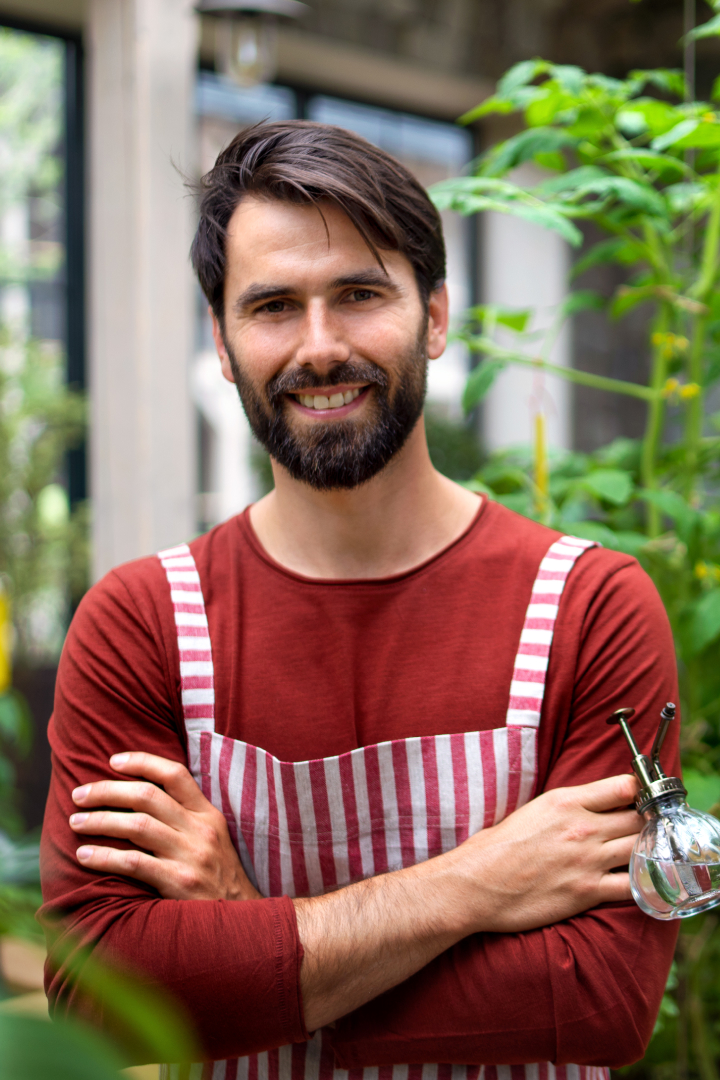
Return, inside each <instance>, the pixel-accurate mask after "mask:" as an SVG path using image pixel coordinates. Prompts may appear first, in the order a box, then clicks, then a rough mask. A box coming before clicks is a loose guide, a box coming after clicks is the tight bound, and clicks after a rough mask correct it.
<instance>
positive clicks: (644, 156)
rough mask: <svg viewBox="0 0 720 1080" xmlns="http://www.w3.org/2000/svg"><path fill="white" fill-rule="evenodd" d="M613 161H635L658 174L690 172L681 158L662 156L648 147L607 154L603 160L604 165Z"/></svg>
mask: <svg viewBox="0 0 720 1080" xmlns="http://www.w3.org/2000/svg"><path fill="white" fill-rule="evenodd" d="M613 161H634V162H635V163H636V164H637V165H641V166H642V168H643V169H654V170H656V171H658V172H668V171H670V172H677V173H687V172H690V170H689V168H688V166H687V165H686V164H685V162H684V161H680V159H679V158H675V157H670V156H669V155H668V154H660V153H658V151H657V150H650V149H649V148H648V147H637V149H635V148H633V149H625V150H614V151H613V152H612V153H611V154H605V156H604V157H603V158H602V163H603V164H605V163H606V162H613Z"/></svg>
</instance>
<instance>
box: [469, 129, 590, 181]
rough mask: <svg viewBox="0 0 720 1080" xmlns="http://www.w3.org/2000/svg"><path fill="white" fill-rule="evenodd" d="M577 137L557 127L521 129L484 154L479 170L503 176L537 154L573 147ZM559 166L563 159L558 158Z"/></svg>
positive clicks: (491, 174) (486, 173)
mask: <svg viewBox="0 0 720 1080" xmlns="http://www.w3.org/2000/svg"><path fill="white" fill-rule="evenodd" d="M576 143H577V139H574V138H573V137H572V136H570V135H568V134H567V132H565V131H558V130H557V128H548V127H534V128H527V129H526V130H525V131H521V132H520V133H519V134H518V135H514V136H513V137H512V138H510V139H506V140H505V142H502V143H500V144H499V146H498V147H496V148H494V149H493V150H491V151H490V152H489V153H488V154H486V155H484V156H483V158H482V159H481V162H480V168H479V170H478V171H479V172H480V173H481V174H482V175H483V176H503V175H504V174H505V173H506V172H508V171H509V170H510V169H514V168H516V167H517V166H518V165H521V164H522V163H523V162H524V161H531V160H532V159H533V158H536V157H537V155H538V154H550V153H556V152H557V151H558V150H561V149H563V148H566V147H567V148H571V147H574V146H575V145H576ZM560 162H561V167H562V166H563V165H564V159H563V158H562V157H561V158H560Z"/></svg>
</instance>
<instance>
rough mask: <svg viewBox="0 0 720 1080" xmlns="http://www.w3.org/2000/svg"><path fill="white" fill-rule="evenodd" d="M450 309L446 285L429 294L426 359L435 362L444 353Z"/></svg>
mask: <svg viewBox="0 0 720 1080" xmlns="http://www.w3.org/2000/svg"><path fill="white" fill-rule="evenodd" d="M449 318H450V308H449V304H448V291H447V285H445V283H444V282H443V284H442V285H441V286H440V288H439V289H435V291H434V292H432V293H430V299H429V300H428V359H430V360H437V358H438V356H442V354H443V353H444V352H445V345H446V344H447V335H448V321H449Z"/></svg>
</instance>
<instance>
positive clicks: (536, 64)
mask: <svg viewBox="0 0 720 1080" xmlns="http://www.w3.org/2000/svg"><path fill="white" fill-rule="evenodd" d="M549 69H550V64H548V63H547V61H545V60H537V59H536V60H521V61H520V63H519V64H513V66H512V67H511V68H510V69H509V70H508V71H506V72H505V74H504V75H503V77H502V78H501V79H500V81H499V82H498V84H497V95H498V97H501V98H507V97H509V96H510V95H511V94H513V93H514V92H515V91H516V90H517V89H519V87H521V86H527V85H528V83H531V82H532V81H533V79H535V78H537V76H538V75H541V74H543V73H544V72H546V71H548V70H549Z"/></svg>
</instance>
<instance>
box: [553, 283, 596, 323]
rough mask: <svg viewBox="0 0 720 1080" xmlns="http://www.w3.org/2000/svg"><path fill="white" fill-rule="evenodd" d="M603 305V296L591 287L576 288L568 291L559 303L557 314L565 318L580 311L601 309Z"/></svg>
mask: <svg viewBox="0 0 720 1080" xmlns="http://www.w3.org/2000/svg"><path fill="white" fill-rule="evenodd" d="M604 307H605V297H604V296H601V295H600V293H597V292H594V291H593V289H577V290H576V292H571V293H569V294H568V295H567V296H566V297H565V299H564V300H563V302H562V303H561V304H560V308H559V314H560V315H561V316H563V317H564V318H566V319H569V318H571V317H572V316H573V315H577V314H578V312H580V311H602V309H603V308H604Z"/></svg>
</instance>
